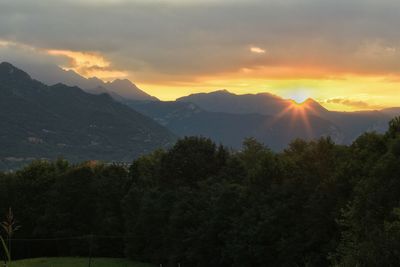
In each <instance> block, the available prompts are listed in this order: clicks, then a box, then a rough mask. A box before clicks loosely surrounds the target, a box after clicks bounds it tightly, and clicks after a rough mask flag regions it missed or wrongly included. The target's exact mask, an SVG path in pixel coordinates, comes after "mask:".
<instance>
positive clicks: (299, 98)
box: [287, 88, 311, 104]
mask: <svg viewBox="0 0 400 267" xmlns="http://www.w3.org/2000/svg"><path fill="white" fill-rule="evenodd" d="M287 96H288V98H289V99H291V100H292V101H294V102H295V103H297V104H302V103H304V102H305V101H306V100H307V99H309V98H310V97H311V96H310V91H309V90H308V89H306V88H297V89H296V90H293V91H291V92H289V93H288V94H287Z"/></svg>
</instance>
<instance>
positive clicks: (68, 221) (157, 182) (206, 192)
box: [0, 120, 400, 267]
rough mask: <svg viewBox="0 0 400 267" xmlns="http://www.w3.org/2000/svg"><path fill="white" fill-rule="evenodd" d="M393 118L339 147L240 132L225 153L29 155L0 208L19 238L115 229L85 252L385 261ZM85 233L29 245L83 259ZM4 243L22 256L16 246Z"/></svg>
mask: <svg viewBox="0 0 400 267" xmlns="http://www.w3.org/2000/svg"><path fill="white" fill-rule="evenodd" d="M397 121H398V120H394V121H393V122H391V124H390V129H389V131H388V132H387V133H386V134H383V135H381V134H377V133H373V132H372V133H365V134H363V135H362V136H360V137H359V138H358V139H357V140H355V141H354V142H353V144H352V145H350V146H341V145H336V144H335V143H334V142H333V141H332V140H331V139H330V138H321V139H319V140H313V141H304V140H294V141H293V142H292V143H291V144H290V145H289V146H288V147H287V148H286V149H285V150H284V151H282V152H280V153H275V152H273V151H271V150H270V149H268V148H267V147H265V146H264V145H263V144H261V143H258V142H257V141H256V140H254V139H246V140H245V141H244V144H243V148H242V150H240V151H230V150H228V149H226V148H225V147H223V146H217V145H216V144H214V143H213V142H212V141H210V140H209V139H206V138H202V137H186V138H184V139H181V140H179V141H178V142H177V143H176V144H175V146H173V147H171V148H169V149H167V150H159V151H155V152H153V153H151V154H148V155H145V156H142V157H140V158H139V159H137V160H135V161H134V162H133V164H132V165H131V167H130V168H129V170H126V169H124V168H122V167H118V166H107V165H102V164H88V163H83V164H78V165H71V164H68V163H67V162H66V161H63V160H59V161H57V162H53V163H48V162H35V163H32V164H31V165H30V166H28V167H26V168H24V169H22V170H20V171H18V172H16V173H4V174H0V208H1V209H3V210H7V209H8V207H9V206H12V207H13V208H14V210H18V217H19V220H20V221H21V222H23V225H24V227H23V228H22V229H21V231H19V232H18V236H22V237H24V238H26V237H30V238H51V237H54V238H56V237H57V238H59V237H71V236H88V235H94V236H101V235H103V236H116V237H121V238H119V239H118V238H117V239H115V240H111V239H110V240H108V241H107V242H100V238H98V239H96V240H94V242H93V247H92V246H90V248H91V251H90V252H92V253H93V255H94V256H112V257H120V256H122V252H125V255H126V256H127V257H129V258H132V259H139V260H142V261H144V262H152V263H154V264H160V263H162V264H163V266H177V264H179V263H180V264H181V266H211V267H212V266H222V267H224V266H227V267H228V266H243V267H247V266H249V267H250V266H330V265H333V266H396V265H398V262H399V261H400V242H399V240H400V212H399V210H400V195H399V194H398V192H399V191H400V179H399V173H400V153H399V151H400V148H399V147H400V136H399V135H398V134H397V132H396V131H397V130H396V129H397V126H396V125H397V124H398V123H397ZM393 129H394V130H393ZM17 195H18V197H17ZM49 200H50V201H49ZM26 203H30V205H29V206H27V205H26ZM122 240H124V241H123V242H122ZM86 241H87V239H80V240H77V241H76V242H72V241H71V243H70V244H68V243H67V244H64V245H63V246H62V247H56V246H52V245H50V244H47V245H46V244H44V245H43V246H42V247H41V248H35V249H33V250H32V253H34V254H35V255H36V256H41V255H43V253H44V252H43V251H45V252H46V253H47V254H48V255H55V256H60V255H65V256H70V255H73V256H77V255H80V256H87V255H88V253H89V251H88V245H89V244H88V242H86ZM92 241H93V240H92ZM91 244H92V243H91ZM13 251H14V255H17V256H20V257H22V256H23V253H22V252H21V251H18V244H16V245H15V246H14V247H13Z"/></svg>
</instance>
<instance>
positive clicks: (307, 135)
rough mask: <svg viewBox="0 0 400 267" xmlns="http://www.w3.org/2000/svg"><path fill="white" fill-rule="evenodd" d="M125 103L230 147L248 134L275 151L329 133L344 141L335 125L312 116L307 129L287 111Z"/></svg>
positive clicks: (173, 126) (186, 133)
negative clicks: (245, 111) (272, 112)
mask: <svg viewBox="0 0 400 267" xmlns="http://www.w3.org/2000/svg"><path fill="white" fill-rule="evenodd" d="M128 105H129V106H130V107H132V108H134V109H135V110H137V111H139V112H142V113H143V114H145V115H147V116H149V117H152V118H153V119H154V120H155V121H157V122H159V123H160V124H162V125H163V126H165V127H167V128H168V129H169V130H171V131H172V132H173V133H175V134H176V135H178V136H181V137H183V136H190V135H201V136H206V137H210V138H211V139H213V140H214V141H216V142H218V143H222V144H224V145H227V146H230V147H232V148H240V147H241V144H242V142H243V140H244V138H247V137H254V138H256V139H257V140H259V141H261V142H263V143H265V144H267V145H268V146H269V147H270V148H272V149H275V150H281V149H283V148H284V147H285V146H286V145H287V144H288V143H289V142H290V141H292V140H293V139H295V138H304V139H312V138H318V137H321V136H332V138H333V139H334V140H335V141H338V142H342V141H343V140H342V139H343V137H342V136H341V132H340V131H339V129H338V128H337V127H336V126H335V125H333V124H332V123H330V122H329V121H327V120H324V119H322V118H320V117H318V116H314V115H310V116H308V117H307V121H308V123H309V124H310V125H311V126H312V127H310V128H307V127H305V124H304V121H303V119H302V118H299V117H297V115H295V117H292V115H291V114H290V113H286V114H282V115H281V116H279V117H278V116H270V115H262V114H257V113H252V114H234V113H226V112H210V111H206V110H204V109H202V108H200V107H198V106H197V105H195V104H193V103H187V102H182V101H168V102H163V101H153V102H144V101H132V102H129V103H128Z"/></svg>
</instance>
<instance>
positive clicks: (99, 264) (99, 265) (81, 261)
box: [10, 258, 154, 267]
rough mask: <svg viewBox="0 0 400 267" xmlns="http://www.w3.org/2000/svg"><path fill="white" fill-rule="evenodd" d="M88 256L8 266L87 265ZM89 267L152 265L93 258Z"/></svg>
mask: <svg viewBox="0 0 400 267" xmlns="http://www.w3.org/2000/svg"><path fill="white" fill-rule="evenodd" d="M87 266H89V259H88V258H37V259H27V260H19V261H14V262H12V263H11V264H10V267H87ZM90 266H91V267H154V265H151V264H146V263H140V262H133V261H128V260H125V259H110V258H93V259H92V262H91V265H90Z"/></svg>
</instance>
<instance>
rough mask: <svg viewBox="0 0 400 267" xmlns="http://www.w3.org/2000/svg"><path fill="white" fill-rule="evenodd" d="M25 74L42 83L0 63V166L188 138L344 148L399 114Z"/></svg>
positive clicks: (129, 152) (111, 156)
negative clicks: (324, 141) (161, 94)
mask: <svg viewBox="0 0 400 267" xmlns="http://www.w3.org/2000/svg"><path fill="white" fill-rule="evenodd" d="M32 69H34V70H35V71H34V73H35V76H34V77H35V78H37V79H38V77H42V79H43V80H44V82H45V83H46V84H45V83H42V82H39V81H37V80H35V79H33V78H31V76H30V75H28V74H27V73H25V72H24V71H22V70H20V69H18V68H16V67H14V66H13V65H11V64H9V63H1V64H0V119H1V121H0V148H1V150H0V168H10V166H14V165H15V166H16V165H18V164H22V163H24V162H27V161H30V160H32V159H34V158H49V159H54V158H56V157H58V156H63V157H65V158H67V159H70V160H72V161H82V160H91V159H99V160H104V161H130V160H132V159H133V158H135V157H137V156H138V155H141V154H143V153H148V152H150V151H152V150H154V149H156V148H160V147H165V146H168V145H171V144H172V143H173V142H174V140H176V138H177V137H183V136H190V135H197V136H205V137H210V138H211V139H213V140H214V141H216V142H218V143H221V144H224V145H227V146H229V147H231V148H234V149H239V148H240V147H241V144H242V142H243V139H244V138H246V137H254V138H256V139H257V140H259V141H261V142H263V143H264V144H266V145H267V146H269V147H270V148H272V149H274V150H282V149H283V148H285V147H286V146H287V144H288V143H290V142H291V141H292V140H293V139H295V138H303V139H308V140H310V139H314V138H319V137H322V136H330V137H331V138H332V139H333V140H334V141H335V142H336V143H339V144H349V143H351V142H352V141H353V140H354V139H355V138H357V137H358V136H359V135H361V134H362V133H364V132H366V131H377V132H383V131H385V130H386V129H387V123H388V121H389V120H390V119H391V118H392V117H394V116H396V115H400V108H388V109H383V110H375V111H360V112H337V111H329V110H327V109H325V108H324V107H323V106H321V105H320V104H319V103H318V102H317V101H315V100H313V99H311V98H310V99H307V100H306V101H305V102H304V103H301V104H297V103H295V102H294V101H292V100H290V99H283V98H281V97H279V96H276V95H273V94H269V93H260V94H245V95H237V94H234V93H231V92H229V91H227V90H219V91H215V92H211V93H198V94H192V95H189V96H185V97H181V98H179V99H177V100H176V101H160V100H158V99H157V98H156V97H153V96H151V95H149V94H147V93H145V92H144V91H142V90H141V89H139V88H138V87H137V86H136V85H134V84H133V83H131V82H130V81H129V80H115V81H113V82H103V81H102V80H100V79H98V78H90V79H87V78H84V77H82V76H80V75H78V74H77V73H75V72H73V71H65V70H63V69H61V68H59V67H54V66H53V67H52V68H51V67H48V66H46V67H45V68H41V67H36V68H32ZM57 81H58V82H57ZM60 82H62V83H60ZM81 88H82V89H81Z"/></svg>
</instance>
